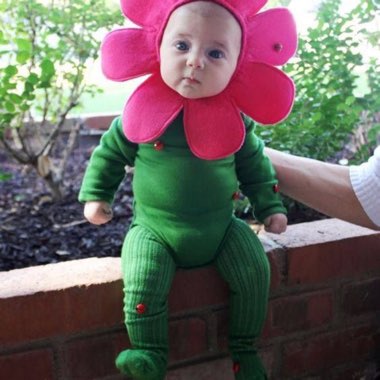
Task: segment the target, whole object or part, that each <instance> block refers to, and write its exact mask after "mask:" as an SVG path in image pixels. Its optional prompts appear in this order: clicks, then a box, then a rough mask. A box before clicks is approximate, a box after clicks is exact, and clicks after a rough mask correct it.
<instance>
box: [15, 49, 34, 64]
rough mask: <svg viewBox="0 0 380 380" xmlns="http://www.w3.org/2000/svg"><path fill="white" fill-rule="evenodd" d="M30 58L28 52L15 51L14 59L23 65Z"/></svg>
mask: <svg viewBox="0 0 380 380" xmlns="http://www.w3.org/2000/svg"><path fill="white" fill-rule="evenodd" d="M30 58H31V55H30V52H28V51H25V50H23V51H20V52H18V53H17V56H16V61H17V62H18V63H19V64H21V65H23V64H25V63H26V62H28V61H29V59H30Z"/></svg>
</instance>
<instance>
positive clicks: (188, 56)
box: [160, 1, 241, 99]
mask: <svg viewBox="0 0 380 380" xmlns="http://www.w3.org/2000/svg"><path fill="white" fill-rule="evenodd" d="M240 47H241V28H240V25H239V23H238V22H237V20H236V19H235V18H234V17H233V16H232V14H231V13H230V12H228V11H227V10H226V9H224V8H223V7H221V6H219V5H217V4H215V3H211V2H205V1H196V2H192V3H189V4H185V5H183V6H181V7H179V8H177V9H176V10H175V11H174V12H173V13H172V14H171V15H170V18H169V20H168V23H167V26H166V28H165V31H164V33H163V36H162V42H161V47H160V58H161V63H160V65H161V76H162V79H163V81H164V82H165V83H166V84H167V85H168V86H169V87H170V88H172V89H173V90H175V91H177V92H178V93H179V94H180V95H182V96H183V97H185V98H189V99H198V98H204V97H209V96H214V95H217V94H219V93H220V92H222V91H223V90H224V89H225V88H226V87H227V85H228V83H229V81H230V79H231V77H232V75H233V73H234V72H235V69H236V65H237V62H238V58H239V54H240Z"/></svg>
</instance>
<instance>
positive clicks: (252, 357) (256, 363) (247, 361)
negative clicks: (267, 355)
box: [233, 352, 268, 380]
mask: <svg viewBox="0 0 380 380" xmlns="http://www.w3.org/2000/svg"><path fill="white" fill-rule="evenodd" d="M233 371H234V373H235V380H267V379H268V377H267V375H266V371H265V368H264V366H263V364H262V362H261V360H260V358H259V357H258V356H257V354H256V353H254V352H249V353H239V354H237V355H234V356H233Z"/></svg>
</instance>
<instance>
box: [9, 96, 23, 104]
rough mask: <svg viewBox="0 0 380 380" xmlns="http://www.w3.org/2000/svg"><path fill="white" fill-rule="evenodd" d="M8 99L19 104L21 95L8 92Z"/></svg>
mask: <svg viewBox="0 0 380 380" xmlns="http://www.w3.org/2000/svg"><path fill="white" fill-rule="evenodd" d="M9 99H10V100H11V101H12V102H13V103H15V104H20V103H21V102H22V97H21V96H20V95H17V94H10V95H9Z"/></svg>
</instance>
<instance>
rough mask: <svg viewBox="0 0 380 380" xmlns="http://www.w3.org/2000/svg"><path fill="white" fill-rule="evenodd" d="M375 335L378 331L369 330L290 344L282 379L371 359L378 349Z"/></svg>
mask: <svg viewBox="0 0 380 380" xmlns="http://www.w3.org/2000/svg"><path fill="white" fill-rule="evenodd" d="M375 331H376V329H375V328H374V327H371V326H368V327H362V328H357V329H351V330H344V331H340V332H338V333H331V334H323V335H319V336H314V337H311V338H309V339H303V340H302V341H298V342H291V343H288V344H286V345H285V347H284V353H283V373H282V375H283V376H284V377H285V376H297V375H301V374H303V373H309V372H317V371H318V372H319V371H321V370H324V369H327V368H331V367H334V366H338V365H343V364H344V363H350V362H351V361H354V360H359V359H363V358H367V357H371V356H372V355H373V354H374V352H375V349H376V344H375V338H374V333H375Z"/></svg>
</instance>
